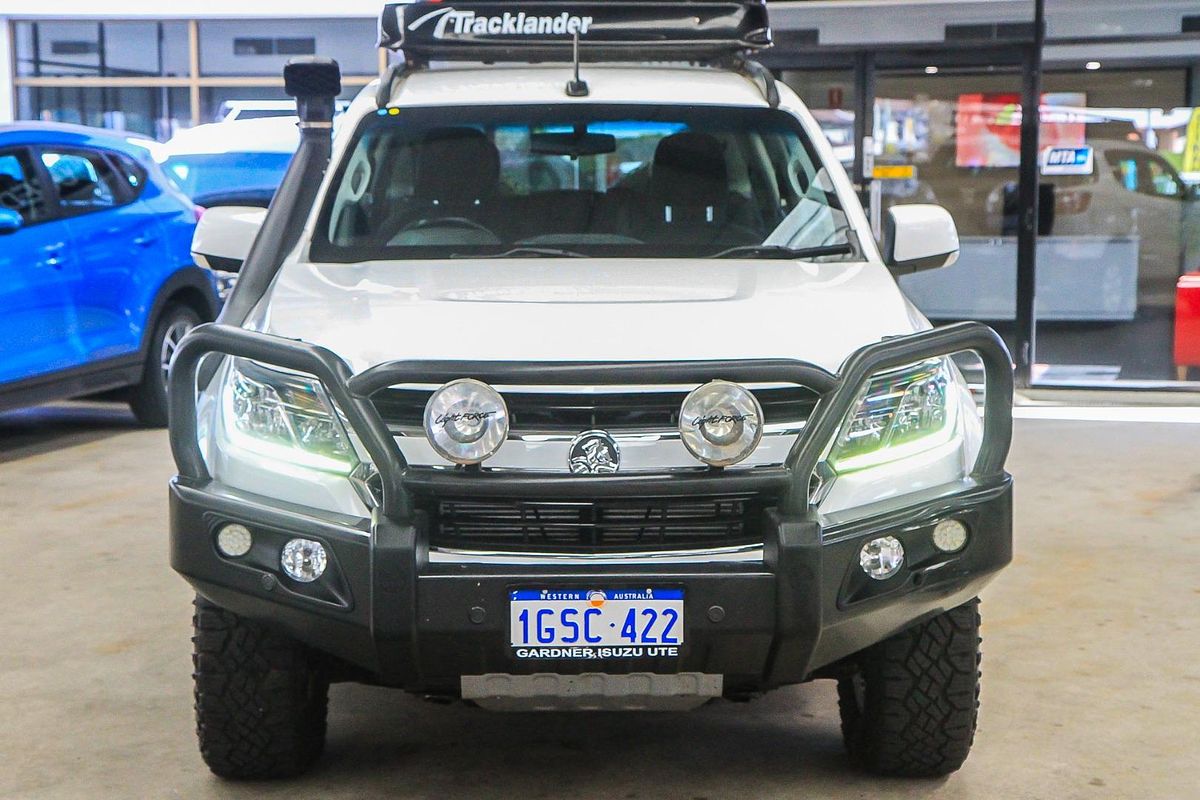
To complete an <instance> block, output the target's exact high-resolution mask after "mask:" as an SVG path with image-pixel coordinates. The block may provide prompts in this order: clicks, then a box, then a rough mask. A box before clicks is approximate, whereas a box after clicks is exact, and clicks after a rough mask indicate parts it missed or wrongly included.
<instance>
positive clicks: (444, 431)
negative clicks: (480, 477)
mask: <svg viewBox="0 0 1200 800" xmlns="http://www.w3.org/2000/svg"><path fill="white" fill-rule="evenodd" d="M425 435H426V436H427V437H428V438H429V443H430V444H432V445H433V449H434V450H437V451H438V453H440V454H441V455H442V456H443V457H444V458H446V459H447V460H449V461H453V462H454V463H455V464H479V463H482V462H483V461H485V460H486V459H488V458H491V457H492V456H493V455H495V453H496V451H497V450H499V449H500V446H501V445H502V444H504V440H505V439H507V438H508V407H507V406H506V405H505V404H504V398H503V397H501V396H500V394H499V392H497V391H496V390H495V389H493V388H492V387H490V386H488V385H487V384H486V383H481V382H479V381H476V380H471V379H469V378H463V379H461V380H457V381H451V382H450V383H447V384H446V385H445V386H443V387H442V388H440V389H438V390H437V391H436V392H434V393H433V394H432V395H430V397H429V402H428V403H426V405H425Z"/></svg>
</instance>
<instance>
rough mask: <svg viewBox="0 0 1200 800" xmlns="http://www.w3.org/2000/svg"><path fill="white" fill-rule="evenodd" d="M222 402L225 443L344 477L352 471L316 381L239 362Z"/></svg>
mask: <svg viewBox="0 0 1200 800" xmlns="http://www.w3.org/2000/svg"><path fill="white" fill-rule="evenodd" d="M223 402H224V406H223V410H224V417H225V426H226V429H227V431H228V433H229V435H230V440H231V441H232V442H233V443H234V444H236V445H237V446H239V447H241V448H242V449H244V450H248V451H251V452H253V453H256V454H258V455H261V456H266V457H268V458H271V459H274V460H277V461H283V462H285V463H289V464H299V465H300V466H305V467H309V468H312V469H319V470H324V471H328V472H337V473H339V474H343V475H345V474H348V473H349V472H350V471H351V470H352V469H353V468H354V463H355V458H354V452H353V449H352V448H351V446H350V441H349V439H348V438H347V436H346V432H345V429H344V428H343V427H342V423H341V420H340V418H339V417H338V415H337V413H336V411H335V410H334V407H333V402H332V401H331V400H330V399H329V396H328V395H327V394H326V392H325V388H324V387H323V386H321V384H320V382H319V381H317V380H316V379H313V378H308V377H305V376H303V375H293V374H290V373H284V372H277V371H276V370H273V369H267V368H266V367H263V366H261V365H259V364H255V363H254V362H251V361H246V360H244V359H238V360H236V361H234V362H233V366H232V369H231V370H230V373H229V379H228V381H227V382H226V386H225V392H224V398H223Z"/></svg>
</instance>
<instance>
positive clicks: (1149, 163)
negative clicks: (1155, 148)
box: [1105, 150, 1182, 197]
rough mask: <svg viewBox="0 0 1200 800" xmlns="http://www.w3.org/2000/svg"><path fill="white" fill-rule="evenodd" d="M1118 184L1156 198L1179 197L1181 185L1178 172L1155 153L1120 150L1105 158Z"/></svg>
mask: <svg viewBox="0 0 1200 800" xmlns="http://www.w3.org/2000/svg"><path fill="white" fill-rule="evenodd" d="M1105 158H1106V159H1107V160H1108V164H1109V166H1110V167H1112V169H1113V174H1114V175H1115V176H1116V178H1117V181H1118V182H1119V183H1120V184H1121V185H1122V186H1124V187H1125V188H1126V189H1127V190H1129V191H1131V192H1136V193H1138V194H1146V195H1151V196H1153V197H1180V196H1181V193H1182V184H1181V183H1180V181H1179V177H1178V175H1177V174H1176V172H1175V170H1174V169H1172V168H1171V166H1170V165H1169V164H1168V163H1167V162H1166V161H1165V160H1163V159H1162V158H1161V157H1159V156H1157V155H1154V154H1153V153H1142V152H1138V151H1132V150H1117V151H1114V152H1110V153H1108V154H1106V155H1105Z"/></svg>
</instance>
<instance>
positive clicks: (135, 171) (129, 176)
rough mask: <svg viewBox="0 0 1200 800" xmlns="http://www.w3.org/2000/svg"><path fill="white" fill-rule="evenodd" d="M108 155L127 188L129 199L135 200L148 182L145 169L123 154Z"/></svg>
mask: <svg viewBox="0 0 1200 800" xmlns="http://www.w3.org/2000/svg"><path fill="white" fill-rule="evenodd" d="M109 155H110V157H111V158H112V160H113V161H114V162H116V164H117V168H118V170H119V171H120V177H121V179H122V180H124V182H125V185H126V186H128V187H129V189H128V194H129V197H130V199H131V200H136V199H137V198H139V197H141V196H142V192H143V191H144V190H145V188H146V181H147V180H148V177H147V173H146V168H145V167H143V166H142V165H141V164H139V163H138V162H137V161H135V160H134V159H132V158H130V157H129V156H127V155H125V154H124V153H110V154H109Z"/></svg>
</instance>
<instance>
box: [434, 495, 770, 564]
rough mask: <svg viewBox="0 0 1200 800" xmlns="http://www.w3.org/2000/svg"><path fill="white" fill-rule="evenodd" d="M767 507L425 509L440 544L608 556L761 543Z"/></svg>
mask: <svg viewBox="0 0 1200 800" xmlns="http://www.w3.org/2000/svg"><path fill="white" fill-rule="evenodd" d="M767 505H768V500H767V498H764V497H761V496H758V495H753V494H744V495H722V496H709V497H685V498H654V499H650V498H636V499H621V500H596V501H582V502H574V501H570V502H548V501H528V500H516V499H513V500H494V501H476V500H466V499H453V500H452V499H443V498H438V499H431V500H429V501H428V502H427V505H426V506H425V511H426V513H427V514H428V517H429V521H430V544H431V545H433V546H434V547H444V548H458V549H465V550H495V551H502V552H539V553H553V552H560V553H603V552H636V551H641V550H646V551H654V550H695V549H702V548H712V547H728V546H734V545H743V544H758V543H761V542H762V533H761V531H762V524H763V514H764V510H765V507H766V506H767Z"/></svg>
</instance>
